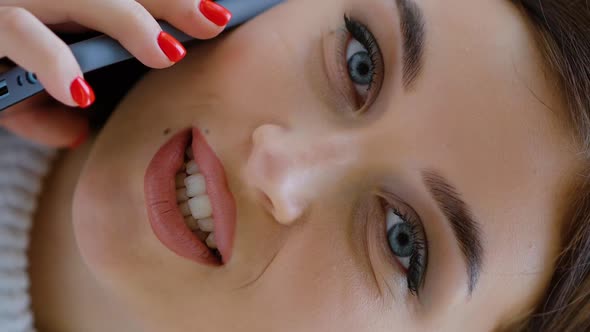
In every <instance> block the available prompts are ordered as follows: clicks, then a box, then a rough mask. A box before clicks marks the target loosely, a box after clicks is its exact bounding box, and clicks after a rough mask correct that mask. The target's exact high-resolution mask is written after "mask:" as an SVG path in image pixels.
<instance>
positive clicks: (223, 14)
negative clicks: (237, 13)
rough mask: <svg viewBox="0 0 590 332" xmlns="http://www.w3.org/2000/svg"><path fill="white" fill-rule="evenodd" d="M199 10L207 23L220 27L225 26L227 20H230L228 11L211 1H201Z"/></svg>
mask: <svg viewBox="0 0 590 332" xmlns="http://www.w3.org/2000/svg"><path fill="white" fill-rule="evenodd" d="M199 9H200V10H201V13H203V15H205V17H206V18H207V19H209V21H211V22H213V23H215V24H216V25H218V26H220V27H223V26H226V25H227V23H228V22H229V20H231V13H230V11H229V10H227V9H225V8H224V7H222V6H221V5H219V4H217V3H215V2H213V1H210V0H201V3H200V4H199Z"/></svg>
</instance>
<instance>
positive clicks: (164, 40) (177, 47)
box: [158, 31, 186, 62]
mask: <svg viewBox="0 0 590 332" xmlns="http://www.w3.org/2000/svg"><path fill="white" fill-rule="evenodd" d="M158 45H160V48H161V49H162V51H163V52H164V54H166V56H167V57H168V59H170V61H172V62H178V61H180V60H182V58H184V56H185V55H186V49H185V48H184V46H182V44H181V43H180V42H179V41H178V40H176V38H174V37H172V36H171V35H170V34H168V33H166V32H164V31H162V32H160V34H159V35H158Z"/></svg>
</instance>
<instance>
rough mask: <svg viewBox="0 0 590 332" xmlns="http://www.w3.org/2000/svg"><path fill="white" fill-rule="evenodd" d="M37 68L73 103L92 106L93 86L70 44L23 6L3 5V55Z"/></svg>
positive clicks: (49, 86) (56, 93) (53, 91)
mask: <svg viewBox="0 0 590 332" xmlns="http://www.w3.org/2000/svg"><path fill="white" fill-rule="evenodd" d="M2 56H7V57H8V58H10V60H12V61H13V62H15V63H16V64H18V65H19V66H21V67H23V68H26V70H28V71H30V72H34V73H35V74H36V75H37V78H38V79H39V81H40V82H41V84H42V85H43V87H44V88H45V90H46V91H47V92H48V93H49V94H50V95H52V96H53V97H54V98H56V99H57V100H59V101H61V102H62V103H64V104H66V105H69V106H80V107H88V106H90V105H91V104H92V103H93V102H94V92H93V91H92V88H90V86H89V85H88V84H87V83H86V81H84V79H83V78H82V77H83V75H82V72H81V70H80V66H79V65H78V63H77V62H76V58H75V57H74V55H73V54H72V51H71V50H70V49H69V47H68V46H67V45H66V44H65V43H64V42H63V41H62V40H61V39H59V38H58V37H57V36H56V35H55V34H54V33H53V32H51V30H49V29H48V28H47V27H46V26H45V25H44V24H43V23H41V21H39V20H38V19H37V18H36V17H35V16H33V15H32V14H31V13H30V12H28V11H27V10H25V9H23V8H19V7H0V57H2Z"/></svg>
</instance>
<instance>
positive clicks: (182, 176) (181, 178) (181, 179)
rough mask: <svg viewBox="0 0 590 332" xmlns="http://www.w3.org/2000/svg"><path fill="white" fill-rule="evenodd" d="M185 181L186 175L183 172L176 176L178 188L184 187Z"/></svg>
mask: <svg viewBox="0 0 590 332" xmlns="http://www.w3.org/2000/svg"><path fill="white" fill-rule="evenodd" d="M184 179H186V173H184V172H181V173H178V174H176V188H182V187H184Z"/></svg>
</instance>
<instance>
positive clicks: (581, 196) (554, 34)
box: [503, 0, 590, 332]
mask: <svg viewBox="0 0 590 332" xmlns="http://www.w3.org/2000/svg"><path fill="white" fill-rule="evenodd" d="M510 1H511V2H512V3H514V4H516V5H517V6H518V7H520V8H521V9H522V11H523V13H524V14H525V16H526V17H528V18H529V19H530V21H531V22H532V25H533V27H534V30H535V32H536V33H537V37H538V44H539V47H540V49H541V51H542V53H543V54H544V56H545V60H546V63H547V68H548V69H549V70H550V71H551V72H552V73H551V74H552V75H551V76H552V77H553V78H556V80H557V82H556V83H557V84H556V88H558V89H559V90H560V91H562V93H563V98H564V100H565V102H566V106H567V112H566V115H567V121H568V122H569V124H570V125H571V127H572V128H573V129H574V131H575V135H576V138H577V140H578V141H579V146H580V147H581V151H580V156H581V157H582V159H583V160H585V161H587V164H588V167H587V169H586V172H584V173H581V174H575V178H574V179H573V182H574V185H573V191H572V192H571V194H570V195H569V197H563V198H564V199H565V200H568V201H569V202H568V207H567V211H568V212H567V213H566V214H565V216H564V217H565V220H564V222H563V224H562V225H563V226H562V231H561V254H560V255H559V256H558V257H557V261H556V263H555V271H554V272H553V276H552V278H551V281H550V283H549V286H548V287H547V290H546V293H545V295H544V297H543V299H542V301H541V302H540V303H539V304H538V306H537V307H536V308H534V309H533V311H532V312H531V314H530V315H529V316H528V317H526V318H525V319H521V320H520V321H519V322H518V323H514V324H512V325H511V326H510V327H509V328H506V329H503V330H507V331H531V332H532V331H535V332H543V331H546V332H574V331H576V332H581V331H590V2H588V0H510Z"/></svg>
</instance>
